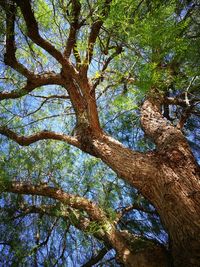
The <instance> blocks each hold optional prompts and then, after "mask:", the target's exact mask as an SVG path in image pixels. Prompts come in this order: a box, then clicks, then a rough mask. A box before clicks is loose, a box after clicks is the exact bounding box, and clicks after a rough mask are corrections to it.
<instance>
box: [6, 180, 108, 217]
mask: <svg viewBox="0 0 200 267" xmlns="http://www.w3.org/2000/svg"><path fill="white" fill-rule="evenodd" d="M3 186H4V189H3V191H4V192H12V193H17V194H26V195H38V196H46V197H49V198H53V199H55V200H58V201H60V202H61V203H63V204H64V205H68V206H70V207H72V208H75V209H78V210H84V211H86V212H87V213H88V216H89V217H90V218H91V220H94V221H105V220H107V217H106V215H105V214H104V212H103V211H102V210H101V209H100V208H99V207H98V206H97V205H96V204H95V203H93V202H91V201H89V200H87V199H86V198H84V197H80V196H78V195H72V194H68V193H66V192H64V191H63V190H61V189H59V188H54V187H50V186H46V185H33V184H30V183H23V182H8V183H5V184H4V185H3Z"/></svg>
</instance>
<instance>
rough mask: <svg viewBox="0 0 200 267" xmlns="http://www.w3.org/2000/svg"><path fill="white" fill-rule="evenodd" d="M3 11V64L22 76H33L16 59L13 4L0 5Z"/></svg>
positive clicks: (14, 10)
mask: <svg viewBox="0 0 200 267" xmlns="http://www.w3.org/2000/svg"><path fill="white" fill-rule="evenodd" d="M0 5H1V6H2V7H3V9H4V10H5V12H6V53H5V55H4V62H5V64H6V65H8V66H10V67H11V68H13V69H15V70H16V71H17V72H19V73H20V74H22V75H23V76H25V77H27V78H29V77H32V76H33V75H34V73H32V72H31V71H29V70H28V69H27V68H26V67H25V66H24V65H22V64H21V63H19V62H18V61H17V59H16V56H15V52H16V46H15V13H16V7H15V5H14V3H11V2H8V3H7V4H5V3H2V2H1V3H0Z"/></svg>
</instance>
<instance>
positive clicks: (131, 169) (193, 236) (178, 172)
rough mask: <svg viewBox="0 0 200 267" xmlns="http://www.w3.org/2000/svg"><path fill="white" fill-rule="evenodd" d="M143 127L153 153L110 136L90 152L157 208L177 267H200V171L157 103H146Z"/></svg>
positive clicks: (92, 145) (97, 140)
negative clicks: (152, 143)
mask: <svg viewBox="0 0 200 267" xmlns="http://www.w3.org/2000/svg"><path fill="white" fill-rule="evenodd" d="M142 125H143V128H144V130H145V132H146V134H147V135H148V136H149V137H150V138H152V139H153V140H154V141H155V143H156V145H157V150H156V151H155V152H149V153H146V154H142V153H139V152H133V151H131V150H129V149H127V148H125V147H124V146H123V145H122V144H120V143H119V142H117V141H116V140H114V139H112V138H111V137H109V136H108V135H106V134H99V136H96V137H94V136H91V139H90V138H89V139H90V140H89V139H87V142H88V141H89V143H90V145H89V147H88V150H90V151H91V154H95V156H97V157H100V158H101V159H102V160H103V161H104V162H105V163H106V164H107V165H109V166H110V167H111V168H112V169H113V170H114V171H115V172H116V173H117V174H118V175H119V176H120V177H122V178H123V179H124V180H126V181H127V182H128V183H130V184H131V185H132V186H134V187H136V188H137V189H138V190H140V191H141V193H142V194H143V195H144V196H145V197H146V198H147V199H148V200H149V201H150V202H151V203H152V204H153V205H154V206H155V208H156V209H157V212H158V213H159V215H160V218H161V220H162V222H163V225H164V227H165V229H166V230H167V232H168V234H169V238H170V246H171V248H170V249H171V254H172V257H173V262H174V266H175V267H180V266H181V267H182V266H184V267H192V266H194V267H197V266H200V197H199V196H200V176H199V167H198V165H197V164H196V162H195V159H194V157H193V155H192V153H191V150H190V148H189V146H188V144H187V141H186V139H185V137H184V136H183V134H182V133H181V131H180V130H179V129H177V128H176V127H174V126H173V125H171V124H170V123H169V122H168V121H167V120H165V119H164V118H163V117H162V115H161V113H160V107H159V102H158V99H156V104H155V103H154V102H153V100H152V101H149V100H147V101H145V103H144V105H143V110H142Z"/></svg>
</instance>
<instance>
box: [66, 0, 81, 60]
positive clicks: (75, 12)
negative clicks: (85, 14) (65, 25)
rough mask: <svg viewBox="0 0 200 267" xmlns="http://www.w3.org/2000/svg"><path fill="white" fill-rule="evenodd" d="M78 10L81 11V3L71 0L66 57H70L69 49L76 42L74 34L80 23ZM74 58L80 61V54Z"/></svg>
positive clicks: (77, 0) (72, 47)
mask: <svg viewBox="0 0 200 267" xmlns="http://www.w3.org/2000/svg"><path fill="white" fill-rule="evenodd" d="M80 11H81V4H80V2H79V0H72V14H70V15H71V16H72V22H71V25H70V31H69V37H68V39H67V44H66V48H65V51H64V56H65V57H66V58H69V57H70V54H71V50H72V49H74V47H75V44H76V34H77V31H78V29H79V28H80V24H79V15H80ZM76 53H78V51H76ZM76 53H75V55H76ZM76 58H77V59H78V61H80V56H78V57H76ZM79 63H80V62H79Z"/></svg>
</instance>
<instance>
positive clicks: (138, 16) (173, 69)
mask: <svg viewBox="0 0 200 267" xmlns="http://www.w3.org/2000/svg"><path fill="white" fill-rule="evenodd" d="M0 2H1V1H0ZM2 2H5V1H2ZM11 2H12V1H11ZM16 2H17V1H16ZM31 2H32V8H33V11H34V13H35V17H36V20H37V21H38V25H39V30H40V33H41V36H42V37H44V38H45V39H46V40H48V41H49V42H50V43H51V44H53V45H54V46H55V47H56V48H57V49H58V50H59V51H61V52H62V53H63V52H64V47H65V45H66V38H67V36H69V32H70V24H72V23H73V20H74V16H73V2H74V1H62V0H50V1H40V0H39V1H36V0H34V1H31ZM75 2H76V1H75ZM186 2H188V3H184V1H175V0H171V1H157V0H155V1H132V0H124V1H120V0H113V1H112V2H111V4H110V10H109V12H108V15H107V16H106V15H105V14H104V13H105V12H104V11H103V8H104V1H102V0H98V1H85V0H81V1H80V3H81V6H82V7H81V11H80V16H79V17H80V19H82V20H84V23H83V27H82V28H80V31H79V32H78V33H77V35H76V46H75V51H74V55H73V56H72V57H71V61H72V63H73V64H76V57H78V56H80V58H81V59H82V63H81V64H85V63H84V62H83V59H84V58H85V56H86V54H87V53H88V51H89V50H90V48H88V46H87V45H88V43H87V40H88V36H89V33H90V29H91V26H92V25H93V22H94V21H96V20H103V22H104V24H103V26H102V27H101V31H100V33H99V36H98V38H97V41H96V44H95V49H94V52H93V58H92V62H91V64H90V66H89V71H88V75H89V78H90V80H91V81H92V82H93V83H94V84H95V82H99V84H98V85H97V87H96V97H97V104H98V109H99V116H100V122H101V125H102V127H103V129H104V130H105V131H106V132H108V133H109V134H111V135H112V136H113V137H115V138H117V139H118V140H119V141H121V142H122V143H123V144H125V145H126V146H128V147H130V148H133V149H136V150H138V151H141V152H146V151H152V150H153V149H155V144H154V143H153V142H152V140H149V139H148V138H147V137H146V136H145V135H144V132H143V130H142V128H141V125H140V120H139V118H140V107H141V103H142V101H143V100H144V98H145V97H146V96H147V95H148V93H149V92H150V89H151V88H156V89H157V90H158V91H160V92H162V94H163V96H166V95H167V96H169V97H170V96H180V97H181V99H183V100H184V99H185V100H187V98H189V101H191V103H192V101H194V100H195V99H196V98H199V90H198V88H199V81H200V80H199V63H200V62H199V58H200V57H199V44H200V39H199V28H198V25H199V21H198V19H197V18H196V14H197V12H198V11H199V7H198V5H195V3H194V2H195V1H186ZM4 13H5V12H4V10H3V8H2V9H1V12H0V18H1V26H2V27H1V26H0V29H1V30H0V42H1V43H0V49H1V55H3V54H4V53H5V50H6V45H5V41H4V40H5V23H4V21H5V14H4ZM16 17H17V19H16V21H17V23H16V25H15V32H16V36H17V38H16V46H17V51H16V58H17V60H18V61H19V62H20V63H21V64H23V65H24V66H26V67H27V68H28V69H29V70H30V71H35V72H36V73H37V74H41V73H47V72H50V71H53V72H54V73H59V71H60V64H59V63H58V62H57V61H56V60H55V58H53V57H52V56H51V55H49V53H47V51H45V50H44V49H42V48H41V47H39V46H38V45H36V44H35V43H34V42H33V41H32V40H31V39H30V38H28V37H27V28H26V26H25V22H24V19H23V16H22V13H21V11H20V10H19V9H18V10H17V13H16ZM120 48H121V50H120ZM118 50H120V51H121V52H119V53H118V52H117V51H118ZM115 53H116V54H115ZM112 55H114V56H113V57H112ZM110 56H111V57H112V60H111V61H109V65H108V67H107V68H106V69H105V70H104V68H103V66H105V64H106V62H107V61H108V60H109V57H110ZM0 60H1V61H0V67H1V71H0V91H1V92H3V91H6V92H11V91H13V90H19V89H21V88H23V87H24V86H25V84H26V79H25V78H24V77H23V76H22V75H21V74H19V73H17V72H16V71H13V70H12V68H10V67H9V66H6V65H5V64H4V59H3V56H1V58H0ZM81 64H80V65H81ZM86 64H88V63H86ZM49 95H59V96H61V95H65V96H66V90H65V88H63V87H62V86H61V85H47V86H39V87H38V88H37V89H36V90H35V91H34V92H30V93H29V94H26V95H24V96H22V97H21V98H18V99H5V100H3V101H1V105H0V109H1V115H0V116H1V126H9V128H10V129H12V130H15V131H17V133H18V134H20V135H31V134H33V133H35V132H37V131H41V130H44V129H45V130H52V131H56V132H63V133H66V134H72V135H73V130H74V127H75V125H76V118H75V111H74V107H73V106H72V104H71V102H70V100H69V99H68V98H56V97H55V98H53V97H52V98H49ZM194 105H195V111H194V112H193V114H192V116H191V117H190V118H189V119H188V121H187V123H186V124H185V126H184V128H183V131H184V132H185V134H186V136H187V137H188V139H189V140H190V142H191V148H192V149H193V151H194V154H195V156H196V158H197V160H199V147H200V142H199V141H200V138H199V137H200V135H199V134H200V133H199V127H198V125H199V123H200V121H199V113H200V111H199V102H195V104H194ZM164 109H165V106H164V105H163V110H164ZM184 112H185V107H178V106H176V105H171V106H169V112H168V114H167V115H166V116H168V117H170V120H171V121H172V123H173V124H174V125H176V124H178V121H179V120H180V119H181V116H182V113H184ZM163 113H164V111H163ZM164 115H165V114H164ZM0 148H1V149H0V150H1V154H0V179H1V180H0V182H2V181H3V182H5V181H11V180H12V181H13V180H14V181H24V182H32V183H33V184H45V183H48V185H50V186H52V187H58V188H60V189H63V190H65V191H67V192H68V193H73V194H75V195H79V196H83V197H85V198H87V199H89V200H91V201H94V202H95V203H97V204H98V205H99V207H101V208H102V209H103V210H104V211H105V213H106V214H107V215H108V217H109V220H110V221H111V222H114V221H115V220H116V218H117V214H118V213H119V211H122V210H123V209H124V208H125V207H127V206H130V205H133V206H134V205H138V207H141V209H138V210H137V209H132V210H130V211H129V212H128V213H125V214H124V216H122V218H121V219H120V221H119V222H118V228H119V229H120V230H128V231H129V232H130V233H132V234H138V235H141V236H142V237H144V238H145V237H146V238H147V237H148V238H150V239H153V240H157V241H158V242H160V243H162V244H165V245H166V244H167V242H168V237H167V233H166V232H165V231H164V229H163V227H162V224H161V222H160V219H159V216H158V214H157V213H156V212H155V209H154V207H153V206H152V205H151V204H150V203H149V202H148V201H147V200H146V199H145V198H144V197H142V196H141V195H140V192H138V191H137V190H136V189H135V188H132V187H130V185H128V184H126V183H125V182H124V181H122V180H121V179H120V177H117V176H116V174H115V173H114V172H113V171H112V170H111V169H110V168H109V167H108V166H106V165H105V164H103V163H102V162H101V161H100V160H99V159H97V158H94V157H92V156H90V155H86V154H85V153H83V152H82V151H80V150H78V149H77V148H73V147H70V146H69V145H67V144H66V143H64V142H58V141H47V140H44V141H40V142H38V143H35V144H32V145H30V146H27V147H23V148H22V147H19V145H17V144H15V143H14V142H13V141H8V140H7V139H6V138H5V137H3V136H1V139H0ZM0 185H1V183H0ZM2 191H3V190H2ZM0 204H1V209H0V211H1V219H0V232H1V234H2V235H1V240H0V250H1V256H0V264H1V265H2V266H28V265H33V264H35V262H37V264H38V265H35V266H82V265H83V263H84V262H87V261H88V260H89V259H90V258H91V257H92V256H94V255H96V254H97V253H96V252H97V251H98V250H99V249H101V248H102V247H103V244H102V242H101V241H100V240H97V239H95V238H94V236H95V234H97V232H98V231H99V230H102V228H103V226H102V225H98V224H97V223H95V222H93V223H91V224H90V226H89V228H88V229H87V230H86V231H85V233H84V231H81V230H80V229H78V228H77V227H76V222H75V221H74V218H72V215H70V216H68V218H65V217H62V216H60V209H59V208H58V210H57V213H56V216H55V213H54V214H53V215H51V216H48V215H45V214H39V213H37V212H35V213H34V212H33V213H30V214H29V213H27V214H26V212H25V207H27V206H37V207H39V206H41V205H57V204H58V203H57V201H54V200H51V199H49V198H45V197H41V196H24V195H23V196H20V195H19V196H18V195H15V194H10V193H2V194H1V200H0ZM56 208H57V206H56ZM68 212H69V211H68ZM73 212H76V211H74V210H73ZM58 214H59V216H57V215H58ZM70 214H73V215H74V213H70ZM79 215H80V213H78V215H77V216H79ZM81 216H83V217H86V218H87V219H88V217H87V216H86V214H85V213H84V212H83V213H81ZM3 233H4V234H3ZM114 254H115V252H114V251H113V250H111V251H110V252H109V253H108V254H107V255H106V256H105V257H104V259H105V261H102V262H103V263H102V265H101V263H99V264H98V265H96V266H117V263H116V261H115V259H113V255H114ZM14 262H15V265H13V264H14Z"/></svg>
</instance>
